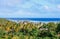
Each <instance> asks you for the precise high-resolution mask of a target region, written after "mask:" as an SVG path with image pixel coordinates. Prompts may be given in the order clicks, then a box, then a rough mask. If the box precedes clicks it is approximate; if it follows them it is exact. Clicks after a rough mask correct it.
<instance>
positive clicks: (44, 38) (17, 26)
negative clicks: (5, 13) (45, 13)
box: [0, 18, 60, 39]
mask: <svg viewBox="0 0 60 39" xmlns="http://www.w3.org/2000/svg"><path fill="white" fill-rule="evenodd" d="M0 39H60V23H54V22H49V23H42V22H39V23H34V22H29V21H23V22H22V21H20V22H19V23H16V22H13V21H9V20H6V19H2V18H0Z"/></svg>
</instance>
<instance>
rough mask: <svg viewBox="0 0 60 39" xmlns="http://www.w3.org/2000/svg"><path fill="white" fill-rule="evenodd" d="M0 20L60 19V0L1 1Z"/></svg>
mask: <svg viewBox="0 0 60 39" xmlns="http://www.w3.org/2000/svg"><path fill="white" fill-rule="evenodd" d="M0 18H60V0H0Z"/></svg>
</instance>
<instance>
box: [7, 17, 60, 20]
mask: <svg viewBox="0 0 60 39" xmlns="http://www.w3.org/2000/svg"><path fill="white" fill-rule="evenodd" d="M7 19H10V20H31V21H60V18H7Z"/></svg>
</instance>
